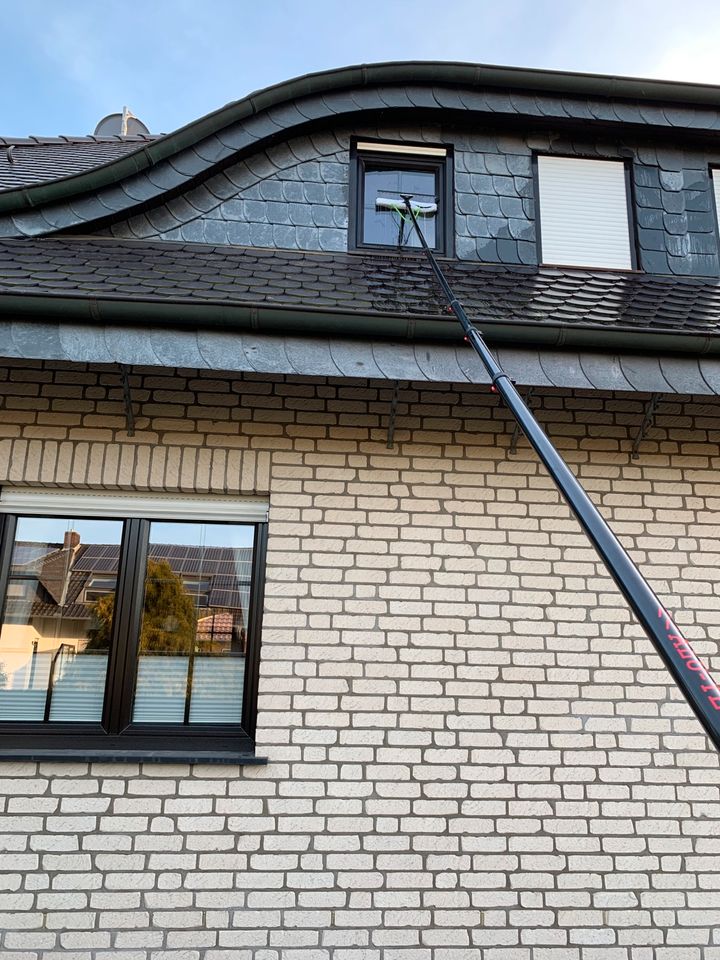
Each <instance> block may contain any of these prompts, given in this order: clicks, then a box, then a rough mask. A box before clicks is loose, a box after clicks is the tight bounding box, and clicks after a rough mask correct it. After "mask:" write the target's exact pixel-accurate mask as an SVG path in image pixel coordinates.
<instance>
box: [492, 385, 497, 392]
mask: <svg viewBox="0 0 720 960" xmlns="http://www.w3.org/2000/svg"><path fill="white" fill-rule="evenodd" d="M490 392H491V393H497V387H496V386H495V384H494V383H493V385H492V386H491V387H490Z"/></svg>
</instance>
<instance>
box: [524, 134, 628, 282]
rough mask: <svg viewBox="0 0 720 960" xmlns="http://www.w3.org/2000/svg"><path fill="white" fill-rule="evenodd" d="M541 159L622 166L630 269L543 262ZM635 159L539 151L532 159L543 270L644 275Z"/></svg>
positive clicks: (539, 250)
mask: <svg viewBox="0 0 720 960" xmlns="http://www.w3.org/2000/svg"><path fill="white" fill-rule="evenodd" d="M540 157H554V158H555V157H556V158H558V159H560V160H607V161H609V162H611V163H621V164H622V165H623V167H624V174H625V206H626V209H627V223H628V239H629V245H630V266H629V267H605V266H598V265H596V264H592V265H590V264H586V265H583V266H580V265H579V264H564V263H554V262H550V261H545V260H544V259H543V243H542V218H541V216H540V164H539V162H538V161H539V159H540ZM633 162H634V161H633V159H632V158H631V157H605V156H599V155H598V154H596V153H591V152H588V153H553V152H552V151H549V150H535V151H533V154H532V157H531V164H532V181H533V192H534V195H535V198H534V204H533V207H534V211H535V246H536V250H537V260H538V265H539V266H541V267H568V269H571V270H608V271H610V272H611V273H642V272H643V271H642V269H641V267H640V241H639V236H638V224H637V216H636V212H635V209H636V200H635V184H634V177H633Z"/></svg>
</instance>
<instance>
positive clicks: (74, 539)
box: [63, 530, 80, 550]
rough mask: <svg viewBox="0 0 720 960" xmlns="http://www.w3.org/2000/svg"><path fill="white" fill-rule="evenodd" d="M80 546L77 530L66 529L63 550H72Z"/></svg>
mask: <svg viewBox="0 0 720 960" xmlns="http://www.w3.org/2000/svg"><path fill="white" fill-rule="evenodd" d="M79 546H80V534H79V533H78V532H77V530H68V531H67V532H66V534H65V538H64V539H63V550H74V549H75V547H79Z"/></svg>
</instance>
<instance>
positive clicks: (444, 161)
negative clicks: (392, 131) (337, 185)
mask: <svg viewBox="0 0 720 960" xmlns="http://www.w3.org/2000/svg"><path fill="white" fill-rule="evenodd" d="M448 159H449V157H448V150H447V148H446V147H434V146H433V147H430V146H411V145H408V144H400V143H387V142H379V141H378V142H376V141H366V140H360V141H357V142H356V143H355V144H354V145H353V150H352V168H351V169H352V175H351V181H350V229H349V244H350V247H351V249H352V248H355V249H364V248H380V249H384V250H397V249H398V248H405V249H407V248H409V247H411V248H412V247H419V246H420V241H419V240H418V238H417V235H416V234H415V231H414V229H413V228H412V224H411V223H410V221H409V219H408V216H407V214H406V213H403V212H402V211H403V199H402V198H403V196H412V198H413V205H414V208H415V209H416V211H417V216H418V223H419V225H420V229H421V230H422V231H423V236H424V237H425V239H426V240H427V242H428V245H429V246H430V248H431V249H432V250H434V251H435V252H436V253H440V254H444V253H449V252H450V250H451V247H452V243H451V233H450V225H449V211H450V210H451V207H452V203H451V180H450V174H449V170H448Z"/></svg>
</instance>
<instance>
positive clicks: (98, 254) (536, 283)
mask: <svg viewBox="0 0 720 960" xmlns="http://www.w3.org/2000/svg"><path fill="white" fill-rule="evenodd" d="M444 266H445V269H446V272H447V275H448V278H449V280H450V282H451V284H452V285H453V286H454V287H455V289H456V292H457V294H458V296H459V297H460V299H461V300H462V302H463V303H464V305H465V307H466V309H467V311H468V314H469V315H470V316H471V317H475V318H478V319H485V320H492V319H494V320H503V321H506V320H517V321H522V322H525V323H528V322H535V323H538V324H553V325H558V324H560V325H571V326H600V327H624V328H630V329H635V330H643V329H647V330H653V331H657V330H667V331H671V332H689V333H693V332H698V333H705V334H712V333H716V332H718V333H720V281H718V280H716V279H713V278H689V277H688V278H678V277H663V276H657V275H655V276H653V275H649V274H636V273H617V272H613V271H607V270H603V271H601V270H597V271H593V270H579V269H576V268H560V267H540V268H537V267H523V266H500V265H488V264H474V263H468V262H464V261H446V262H445V264H444ZM8 294H15V295H17V294H22V295H30V296H33V295H43V296H49V297H55V296H58V297H77V298H93V299H109V300H117V299H123V300H136V301H138V302H141V301H149V302H154V303H158V302H160V303H163V302H165V303H172V302H184V303H197V304H198V306H201V305H202V304H209V303H212V304H214V305H218V304H221V305H224V306H232V305H244V306H247V305H256V306H264V307H273V306H274V307H285V308H292V307H298V308H301V309H314V310H320V311H329V312H341V313H349V314H353V313H357V314H363V315H367V314H385V315H388V314H392V315H401V316H411V317H412V316H417V317H421V316H422V317H434V318H438V317H440V316H442V315H443V314H444V312H445V310H444V305H443V302H442V299H441V297H440V295H439V293H438V289H437V285H436V282H435V280H434V278H433V276H432V273H431V271H430V268H429V265H428V264H427V262H426V261H425V260H424V259H423V258H422V257H418V256H416V255H403V256H394V255H357V254H320V253H303V252H297V251H285V250H264V249H256V248H246V247H229V246H227V247H212V246H207V245H205V244H181V243H172V242H153V243H151V242H145V241H130V240H115V239H98V238H82V237H64V238H61V239H39V240H6V241H0V298H2V296H3V295H8ZM198 320H199V322H201V314H200V313H198Z"/></svg>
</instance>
